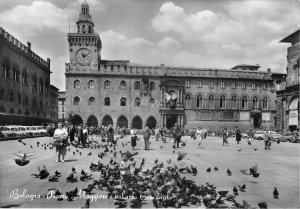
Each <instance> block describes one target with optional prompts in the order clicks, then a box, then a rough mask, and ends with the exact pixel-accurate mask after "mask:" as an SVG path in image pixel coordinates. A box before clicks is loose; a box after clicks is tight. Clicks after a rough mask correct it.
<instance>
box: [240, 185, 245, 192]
mask: <svg viewBox="0 0 300 209" xmlns="http://www.w3.org/2000/svg"><path fill="white" fill-rule="evenodd" d="M238 187H239V189H240V191H241V192H245V189H246V184H243V185H242V186H238Z"/></svg>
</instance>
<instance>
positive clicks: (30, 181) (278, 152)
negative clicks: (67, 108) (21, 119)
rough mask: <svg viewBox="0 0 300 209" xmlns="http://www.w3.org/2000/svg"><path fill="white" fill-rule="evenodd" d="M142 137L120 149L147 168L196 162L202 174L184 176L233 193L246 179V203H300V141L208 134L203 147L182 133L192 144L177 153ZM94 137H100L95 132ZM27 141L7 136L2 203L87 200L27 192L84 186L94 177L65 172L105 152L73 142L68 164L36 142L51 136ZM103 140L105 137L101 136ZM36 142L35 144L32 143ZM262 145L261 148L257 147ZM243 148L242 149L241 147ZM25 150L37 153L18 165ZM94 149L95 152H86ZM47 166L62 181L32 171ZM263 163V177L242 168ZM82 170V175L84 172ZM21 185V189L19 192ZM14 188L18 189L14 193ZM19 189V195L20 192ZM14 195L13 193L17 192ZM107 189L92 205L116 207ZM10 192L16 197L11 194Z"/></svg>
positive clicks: (1, 155) (0, 179) (47, 204)
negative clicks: (267, 143)
mask: <svg viewBox="0 0 300 209" xmlns="http://www.w3.org/2000/svg"><path fill="white" fill-rule="evenodd" d="M139 138H140V140H139V141H138V142H137V147H136V149H135V150H134V151H133V150H132V148H131V147H130V143H128V144H127V145H125V146H124V147H123V146H122V143H123V144H126V142H130V137H129V136H126V137H125V138H124V139H119V141H118V148H117V150H118V151H119V150H122V151H126V150H128V151H131V152H136V151H137V152H139V154H138V155H137V156H135V161H137V162H140V161H141V160H142V158H145V169H146V168H150V167H152V166H153V165H154V161H155V160H156V159H158V161H159V162H164V163H165V162H166V161H167V160H169V159H171V164H176V165H177V166H178V167H186V166H190V165H194V166H196V167H197V169H198V175H197V176H192V175H190V174H182V175H185V176H186V178H187V179H192V180H194V181H195V182H197V183H199V184H205V183H206V182H209V183H210V184H214V185H215V186H216V187H217V190H219V191H220V190H229V193H231V194H232V188H233V186H238V185H242V184H246V192H239V195H238V196H237V198H236V200H237V201H238V202H242V201H243V200H246V201H247V202H248V203H249V204H250V205H251V206H252V207H256V208H257V207H258V206H257V203H258V202H262V201H266V202H267V204H268V207H269V208H299V207H300V204H299V194H300V193H299V171H300V170H299V168H300V163H299V159H300V158H299V153H300V152H299V148H300V144H293V143H280V144H276V143H273V144H272V146H271V150H268V151H267V150H265V149H264V144H263V142H260V141H254V143H253V144H252V145H251V146H249V145H248V144H247V142H246V141H242V142H241V144H236V142H235V140H234V139H233V138H230V139H229V144H228V145H226V146H222V140H221V139H220V138H217V137H208V138H207V139H205V140H203V142H202V145H201V147H199V146H198V145H197V143H196V142H195V141H193V140H191V139H190V138H189V137H183V140H187V145H186V146H184V147H180V148H178V149H176V150H175V153H173V148H172V141H170V140H167V143H163V142H161V141H155V139H154V138H151V139H150V142H151V144H150V150H149V151H145V150H143V149H144V141H143V139H142V137H141V136H140V137H139ZM93 140H99V138H97V137H93ZM23 141H24V142H25V143H26V145H23V144H22V143H19V142H18V141H16V140H15V141H3V142H0V150H1V152H0V159H1V161H0V188H1V189H0V206H2V207H3V206H8V205H13V206H15V207H38V208H51V207H56V208H70V207H71V208H74V207H77V208H78V207H81V206H82V205H83V204H84V202H85V201H86V200H85V199H84V198H83V197H81V198H77V199H76V200H75V201H71V202H68V201H66V200H64V201H61V202H60V201H57V200H56V199H54V198H49V199H47V198H42V197H41V198H38V196H36V197H37V198H33V199H32V200H31V199H30V198H29V197H28V195H46V194H48V192H49V191H48V189H49V188H57V189H59V190H60V191H61V192H62V193H63V194H65V192H66V191H70V190H73V189H74V188H75V187H77V188H78V189H82V188H84V187H85V186H87V185H88V184H89V183H91V182H90V181H88V182H82V181H80V180H79V181H78V182H77V183H68V182H66V177H67V176H68V175H69V174H70V172H71V168H72V167H74V168H76V170H77V171H79V172H80V171H81V169H84V170H85V171H86V172H88V173H92V172H91V171H90V170H89V165H90V163H91V162H93V163H97V162H98V160H99V158H98V156H97V154H98V153H99V152H102V151H103V148H100V149H89V148H88V149H79V150H80V151H81V152H82V155H81V156H80V155H79V154H78V153H76V155H74V154H73V151H74V150H75V148H74V147H71V151H69V152H67V156H66V158H65V160H66V161H65V163H56V162H55V160H56V157H55V150H54V149H53V150H50V149H47V150H44V149H43V148H41V146H40V147H37V145H36V142H37V141H39V142H40V143H41V144H43V143H49V142H51V141H52V138H50V137H43V138H31V139H24V140H23ZM99 141H100V140H99ZM30 146H32V148H30ZM255 149H257V150H255ZM238 150H240V151H238ZM18 151H20V152H26V153H33V154H34V156H33V157H32V158H31V161H30V163H29V164H28V165H26V166H23V167H20V166H18V165H16V164H15V162H14V156H13V153H17V152H18ZM178 151H180V152H184V153H187V155H186V157H185V158H184V159H183V160H182V161H177V153H178ZM89 152H92V155H91V156H88V155H87V153H89ZM110 159H111V157H107V158H105V159H103V160H102V162H103V163H108V161H109V160H110ZM117 161H120V155H119V154H118V156H117ZM43 164H44V165H45V166H46V167H47V169H48V171H49V173H50V175H53V174H54V172H55V170H58V171H60V172H61V173H62V177H60V178H59V182H49V181H48V179H44V180H40V179H37V178H34V177H33V176H31V174H33V173H38V170H37V167H38V166H42V165H43ZM255 164H257V165H258V171H259V173H260V176H259V178H253V177H252V176H250V175H244V174H242V173H241V172H240V170H241V169H248V168H250V167H252V166H253V165H255ZM215 166H217V167H218V168H219V171H217V172H215V171H214V170H213V168H214V167H215ZM208 167H211V168H212V171H211V172H209V173H208V172H207V171H206V169H207V168H208ZM228 168H229V169H230V170H231V171H232V176H227V173H226V171H227V169H228ZM79 172H77V176H78V177H79V175H80V174H79ZM92 175H93V177H94V179H97V178H98V177H99V176H100V174H99V173H98V172H93V173H92ZM274 187H277V189H278V191H279V199H274V198H273V189H274ZM16 189H17V190H18V192H16ZM13 191H14V192H13ZM17 193H18V194H19V195H20V196H19V198H16V197H17ZM23 193H26V195H27V197H25V198H23V197H22V194H23ZM13 194H14V196H13ZM105 194H106V192H105V191H100V190H98V189H96V190H95V191H94V195H98V199H97V201H91V207H105V208H107V207H111V208H114V207H115V206H114V202H113V200H112V199H106V198H105V196H103V197H101V195H105ZM10 196H11V197H10ZM143 207H153V205H152V202H151V201H149V202H146V204H144V205H143Z"/></svg>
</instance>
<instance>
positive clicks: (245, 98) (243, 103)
mask: <svg viewBox="0 0 300 209" xmlns="http://www.w3.org/2000/svg"><path fill="white" fill-rule="evenodd" d="M246 108H247V97H246V96H244V97H243V98H242V109H246Z"/></svg>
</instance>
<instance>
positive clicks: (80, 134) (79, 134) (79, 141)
mask: <svg viewBox="0 0 300 209" xmlns="http://www.w3.org/2000/svg"><path fill="white" fill-rule="evenodd" d="M77 139H78V140H77V144H76V147H78V146H79V144H80V143H81V144H82V145H83V130H82V125H81V124H80V125H78V129H77Z"/></svg>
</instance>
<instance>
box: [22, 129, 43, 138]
mask: <svg viewBox="0 0 300 209" xmlns="http://www.w3.org/2000/svg"><path fill="white" fill-rule="evenodd" d="M25 128H26V130H27V131H28V132H30V133H32V137H39V136H40V133H39V132H38V131H37V129H36V128H35V127H34V126H25Z"/></svg>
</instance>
